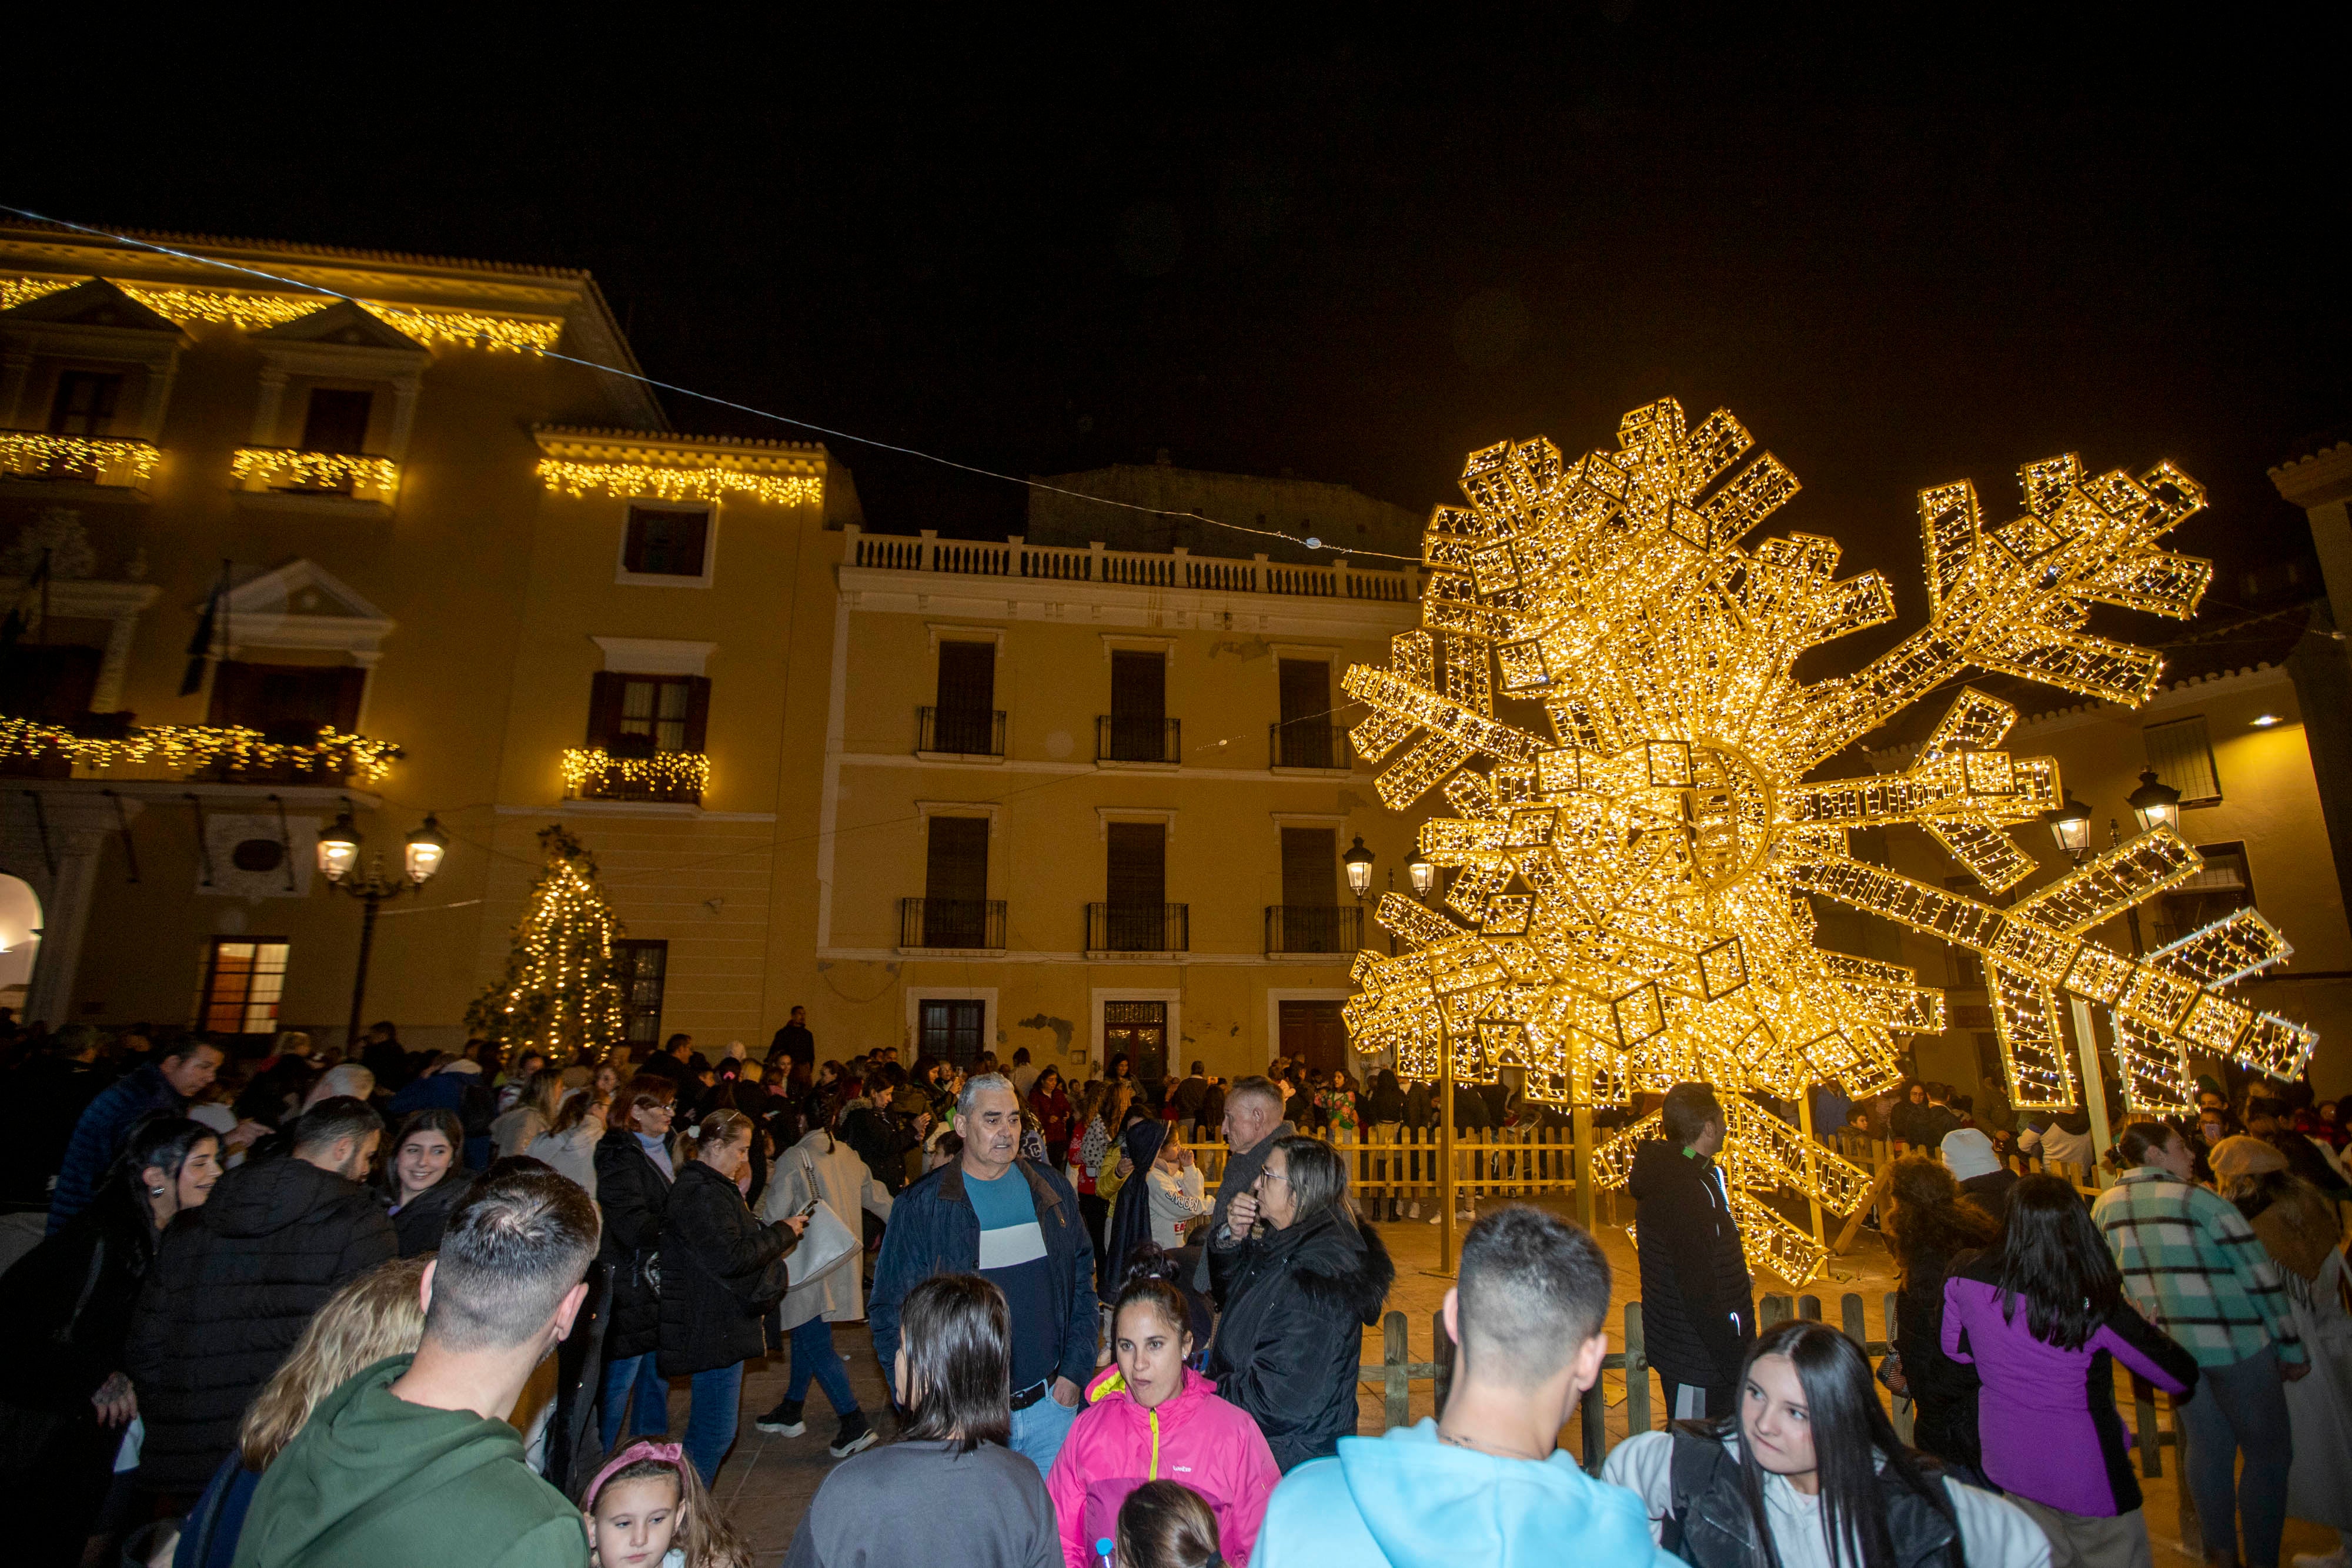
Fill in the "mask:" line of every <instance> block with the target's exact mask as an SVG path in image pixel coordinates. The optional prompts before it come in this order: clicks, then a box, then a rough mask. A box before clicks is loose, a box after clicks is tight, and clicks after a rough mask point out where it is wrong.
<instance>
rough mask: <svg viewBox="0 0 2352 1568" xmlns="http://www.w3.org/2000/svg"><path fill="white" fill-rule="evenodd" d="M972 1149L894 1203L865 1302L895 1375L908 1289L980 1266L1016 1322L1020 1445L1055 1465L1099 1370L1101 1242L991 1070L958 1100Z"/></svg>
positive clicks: (961, 1128) (962, 1132)
mask: <svg viewBox="0 0 2352 1568" xmlns="http://www.w3.org/2000/svg"><path fill="white" fill-rule="evenodd" d="M955 1130H956V1134H957V1135H958V1136H959V1137H961V1138H962V1139H963V1153H962V1154H961V1155H960V1156H959V1157H957V1158H956V1159H954V1160H951V1161H950V1162H949V1163H948V1164H946V1165H944V1166H940V1168H939V1169H938V1170H935V1171H932V1172H930V1173H929V1175H927V1176H923V1177H922V1178H921V1179H920V1180H919V1181H917V1182H916V1183H914V1185H912V1186H909V1187H908V1188H907V1190H906V1191H905V1192H903V1193H901V1194H899V1195H898V1199H897V1201H896V1202H895V1203H894V1204H893V1205H892V1206H891V1209H890V1226H889V1228H888V1229H887V1230H885V1231H884V1232H883V1233H882V1256H881V1257H880V1258H879V1259H877V1260H876V1261H875V1265H874V1295H873V1299H872V1301H870V1302H868V1304H867V1310H866V1317H867V1321H868V1322H870V1323H871V1324H872V1326H873V1333H874V1354H876V1355H877V1357H879V1358H880V1360H881V1362H882V1365H883V1368H884V1370H885V1372H886V1374H887V1370H888V1368H889V1366H890V1364H891V1358H892V1357H893V1356H895V1355H896V1354H898V1312H899V1308H900V1306H901V1305H902V1304H903V1303H904V1302H905V1301H906V1299H907V1292H908V1291H911V1290H913V1289H914V1288H915V1287H916V1286H917V1285H919V1284H921V1283H922V1282H923V1281H925V1280H928V1279H929V1278H930V1277H931V1276H932V1275H934V1274H979V1275H981V1276H982V1277H983V1278H985V1279H987V1280H989V1281H992V1282H993V1283H994V1284H995V1286H996V1288H997V1289H998V1290H1000V1291H1003V1292H1004V1301H1005V1305H1006V1307H1007V1308H1008V1309H1010V1316H1011V1320H1012V1330H1013V1441H1012V1447H1013V1449H1014V1450H1015V1451H1016V1452H1018V1453H1020V1454H1022V1455H1024V1456H1025V1457H1026V1458H1029V1459H1031V1460H1033V1461H1034V1463H1035V1464H1036V1466H1037V1469H1039V1470H1041V1471H1042V1470H1046V1469H1051V1468H1052V1467H1053V1463H1054V1456H1055V1455H1056V1454H1058V1453H1060V1452H1061V1451H1062V1439H1063V1438H1065V1437H1068V1436H1069V1432H1070V1423H1071V1422H1073V1421H1075V1420H1076V1418H1077V1414H1078V1398H1079V1391H1080V1389H1081V1388H1083V1387H1084V1386H1085V1384H1086V1381H1087V1379H1088V1378H1089V1377H1092V1376H1093V1375H1094V1373H1095V1336H1096V1323H1095V1263H1094V1246H1093V1243H1092V1242H1091V1241H1089V1240H1088V1239H1087V1224H1086V1219H1085V1217H1084V1216H1082V1215H1081V1214H1079V1212H1078V1195H1077V1194H1076V1192H1074V1191H1073V1190H1071V1187H1070V1184H1069V1183H1068V1182H1067V1181H1065V1180H1064V1179H1063V1178H1062V1174H1061V1173H1060V1172H1059V1171H1056V1170H1054V1169H1051V1168H1050V1167H1048V1166H1043V1165H1039V1164H1037V1163H1036V1162H1034V1161H1032V1160H1026V1159H1024V1158H1022V1157H1021V1153H1020V1150H1021V1101H1020V1097H1019V1096H1017V1095H1016V1094H1014V1093H1013V1084H1012V1082H1011V1081H1010V1080H1009V1079H1007V1078H1005V1077H1004V1076H1003V1074H1001V1073H995V1072H987V1073H982V1074H981V1075H980V1076H978V1077H976V1078H973V1079H972V1080H971V1082H968V1083H966V1084H965V1085H964V1086H963V1092H962V1093H961V1094H960V1095H958V1096H957V1098H956V1112H955Z"/></svg>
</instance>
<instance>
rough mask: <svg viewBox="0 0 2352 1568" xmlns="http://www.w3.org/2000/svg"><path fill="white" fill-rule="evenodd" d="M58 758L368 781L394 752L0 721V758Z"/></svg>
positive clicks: (331, 735)
mask: <svg viewBox="0 0 2352 1568" xmlns="http://www.w3.org/2000/svg"><path fill="white" fill-rule="evenodd" d="M52 754H54V755H58V756H62V757H64V758H67V759H68V760H69V761H70V762H72V763H73V764H74V766H76V767H78V768H116V767H121V766H124V765H126V764H128V765H136V764H140V763H145V762H156V763H160V764H162V765H163V767H166V768H174V769H191V768H213V767H219V766H227V767H231V768H306V769H307V768H316V769H319V770H321V771H324V772H329V773H337V774H341V775H344V776H346V777H350V778H356V779H362V780H366V781H370V782H373V780H375V779H381V778H383V776H384V775H385V774H387V773H389V772H391V771H392V765H393V764H394V762H396V761H398V760H399V759H400V758H401V755H402V752H401V749H400V747H397V746H395V745H394V744H393V743H392V742H390V741H386V740H371V739H369V738H368V737H366V736H364V735H346V734H343V733H342V732H341V731H339V730H333V729H326V730H321V731H320V734H319V738H318V739H317V740H315V741H311V742H309V743H308V744H304V745H294V746H289V745H284V744H280V743H278V742H275V741H271V740H268V739H265V738H264V737H263V736H262V734H261V732H260V731H259V730H257V729H246V728H243V727H236V726H215V725H155V726H152V727H144V728H141V727H133V728H131V730H129V731H128V732H127V733H125V734H123V735H121V736H120V737H89V736H83V735H76V734H75V733H74V732H73V731H72V730H70V729H68V728H66V727H64V726H63V725H56V724H46V723H43V722H42V721H40V720H39V719H31V718H0V758H10V757H41V756H47V755H52Z"/></svg>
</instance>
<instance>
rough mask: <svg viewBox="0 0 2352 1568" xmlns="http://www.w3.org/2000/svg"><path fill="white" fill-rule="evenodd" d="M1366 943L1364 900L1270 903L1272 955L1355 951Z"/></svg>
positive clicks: (1267, 940) (1268, 921)
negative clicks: (1360, 902) (1345, 902)
mask: <svg viewBox="0 0 2352 1568" xmlns="http://www.w3.org/2000/svg"><path fill="white" fill-rule="evenodd" d="M1363 945H1364V906H1363V905H1362V904H1267V905H1266V906H1265V951H1266V956H1268V957H1273V956H1276V955H1279V954H1288V953H1353V952H1354V951H1356V949H1357V948H1359V947H1361V946H1363Z"/></svg>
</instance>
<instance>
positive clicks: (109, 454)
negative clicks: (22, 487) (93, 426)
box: [0, 430, 163, 495]
mask: <svg viewBox="0 0 2352 1568" xmlns="http://www.w3.org/2000/svg"><path fill="white" fill-rule="evenodd" d="M162 461H163V449H162V448H160V447H158V446H157V445H156V444H154V443H153V442H152V441H130V440H125V439H122V438H120V437H117V436H111V435H53V434H49V433H48V432H47V431H39V430H0V482H7V483H13V484H27V485H32V484H39V485H88V486H94V487H96V488H99V489H104V490H122V491H127V492H129V493H131V494H132V495H144V494H145V493H146V490H147V480H148V476H151V475H152V474H153V473H154V472H155V467H156V465H157V464H159V463H161V462H162Z"/></svg>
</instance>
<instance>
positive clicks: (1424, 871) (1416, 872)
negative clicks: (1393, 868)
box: [1404, 850, 1437, 902]
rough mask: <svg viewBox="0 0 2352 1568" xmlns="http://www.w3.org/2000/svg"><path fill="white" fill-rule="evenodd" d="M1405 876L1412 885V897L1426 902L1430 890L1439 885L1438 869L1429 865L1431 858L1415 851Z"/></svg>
mask: <svg viewBox="0 0 2352 1568" xmlns="http://www.w3.org/2000/svg"><path fill="white" fill-rule="evenodd" d="M1404 874H1405V880H1407V881H1408V882H1410V883H1412V895H1413V896H1414V897H1415V898H1418V899H1421V900H1423V901H1424V902H1426V901H1427V899H1428V897H1429V890H1430V889H1431V888H1433V887H1434V886H1436V885H1437V868H1436V867H1435V866H1433V865H1432V864H1430V863H1429V857H1428V856H1426V855H1424V854H1423V853H1422V852H1420V851H1418V850H1415V851H1414V852H1413V856H1412V862H1410V863H1408V864H1407V865H1406V866H1405V868H1404Z"/></svg>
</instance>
